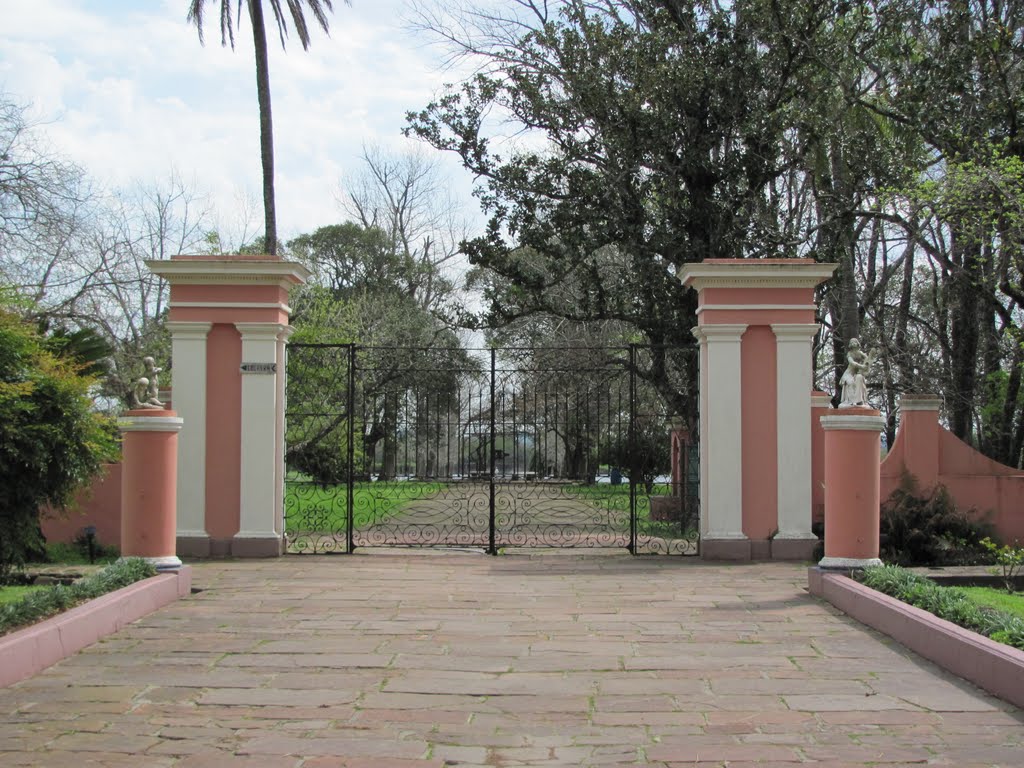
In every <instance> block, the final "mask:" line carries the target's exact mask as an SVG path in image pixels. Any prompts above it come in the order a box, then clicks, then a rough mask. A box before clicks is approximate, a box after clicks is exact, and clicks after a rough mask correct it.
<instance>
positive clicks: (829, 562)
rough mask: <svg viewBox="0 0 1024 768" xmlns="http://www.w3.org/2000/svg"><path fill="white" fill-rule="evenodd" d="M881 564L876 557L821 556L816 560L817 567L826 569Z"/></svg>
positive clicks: (832, 569) (838, 569)
mask: <svg viewBox="0 0 1024 768" xmlns="http://www.w3.org/2000/svg"><path fill="white" fill-rule="evenodd" d="M881 564H882V561H881V560H879V559H878V558H877V557H823V558H821V560H820V561H818V567H819V568H821V569H823V570H826V571H853V570H857V569H859V568H874V567H875V566H877V565H881Z"/></svg>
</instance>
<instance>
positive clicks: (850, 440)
mask: <svg viewBox="0 0 1024 768" xmlns="http://www.w3.org/2000/svg"><path fill="white" fill-rule="evenodd" d="M834 414H835V415H829V416H822V417H821V426H822V429H824V430H825V557H823V558H822V559H821V562H819V563H818V565H819V566H820V567H822V568H840V569H849V568H866V567H868V566H872V565H881V564H882V561H881V560H879V559H878V537H879V515H880V511H879V507H880V504H881V498H880V473H879V465H880V453H881V446H880V443H879V435H880V434H881V431H882V429H883V428H884V427H885V419H883V418H882V416H881V414H879V412H878V411H876V410H874V409H872V408H843V409H842V410H840V411H835V412H834Z"/></svg>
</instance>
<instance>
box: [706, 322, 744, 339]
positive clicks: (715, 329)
mask: <svg viewBox="0 0 1024 768" xmlns="http://www.w3.org/2000/svg"><path fill="white" fill-rule="evenodd" d="M749 327H750V326H749V324H747V323H709V324H708V325H702V326H700V329H701V331H702V332H703V333H704V336H705V338H707V340H708V341H735V342H738V341H739V340H740V337H741V336H742V335H743V334H744V333H746V330H747V328H749Z"/></svg>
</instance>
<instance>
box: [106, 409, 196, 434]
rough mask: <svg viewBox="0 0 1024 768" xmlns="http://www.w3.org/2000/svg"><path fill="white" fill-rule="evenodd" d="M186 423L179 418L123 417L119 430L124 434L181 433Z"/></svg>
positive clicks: (118, 422) (118, 423)
mask: <svg viewBox="0 0 1024 768" xmlns="http://www.w3.org/2000/svg"><path fill="white" fill-rule="evenodd" d="M155 413H158V411H155ZM184 423H185V422H184V420H183V419H182V418H180V417H179V416H121V417H120V418H118V420H117V428H118V429H119V430H121V431H122V432H180V431H181V427H182V425H183V424H184Z"/></svg>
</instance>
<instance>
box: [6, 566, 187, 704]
mask: <svg viewBox="0 0 1024 768" xmlns="http://www.w3.org/2000/svg"><path fill="white" fill-rule="evenodd" d="M191 590H192V567H191V566H188V565H185V566H182V567H181V569H180V570H179V571H177V572H175V573H161V574H158V575H156V576H153V577H152V578H149V579H144V580H143V581H139V582H136V583H135V584H130V585H128V586H127V587H124V588H122V589H119V590H117V591H116V592H111V593H109V594H106V595H103V596H102V597H98V598H96V599H95V600H90V601H89V602H88V603H85V604H84V605H80V606H78V607H77V608H72V609H71V610H70V611H67V612H66V613H62V614H60V615H59V616H54V617H53V618H52V619H47V620H46V621H42V622H40V623H38V624H33V625H32V626H31V627H26V628H25V629H20V630H18V631H17V632H12V633H11V634H9V635H7V636H6V637H0V688H3V687H5V686H8V685H11V684H12V683H16V682H18V681H19V680H24V679H25V678H28V677H32V676H33V675H36V674H38V673H40V672H42V671H43V670H44V669H46V668H47V667H49V666H52V665H53V664H56V663H57V662H58V661H60V660H61V659H66V658H67V657H68V656H71V655H72V654H75V653H78V651H80V650H82V649H83V648H85V647H86V646H88V645H92V644H93V643H95V642H96V641H97V640H99V639H100V638H102V637H106V636H107V635H111V634H113V633H114V632H117V631H118V630H120V629H122V628H123V627H125V626H127V625H128V624H131V623H132V622H133V621H135V620H136V619H140V618H142V617H143V616H146V615H147V614H150V613H152V612H153V611H155V610H157V609H159V608H163V607H164V606H165V605H168V604H169V603H173V602H174V601H175V600H177V599H178V598H180V597H184V596H185V595H188V594H190V593H191Z"/></svg>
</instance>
